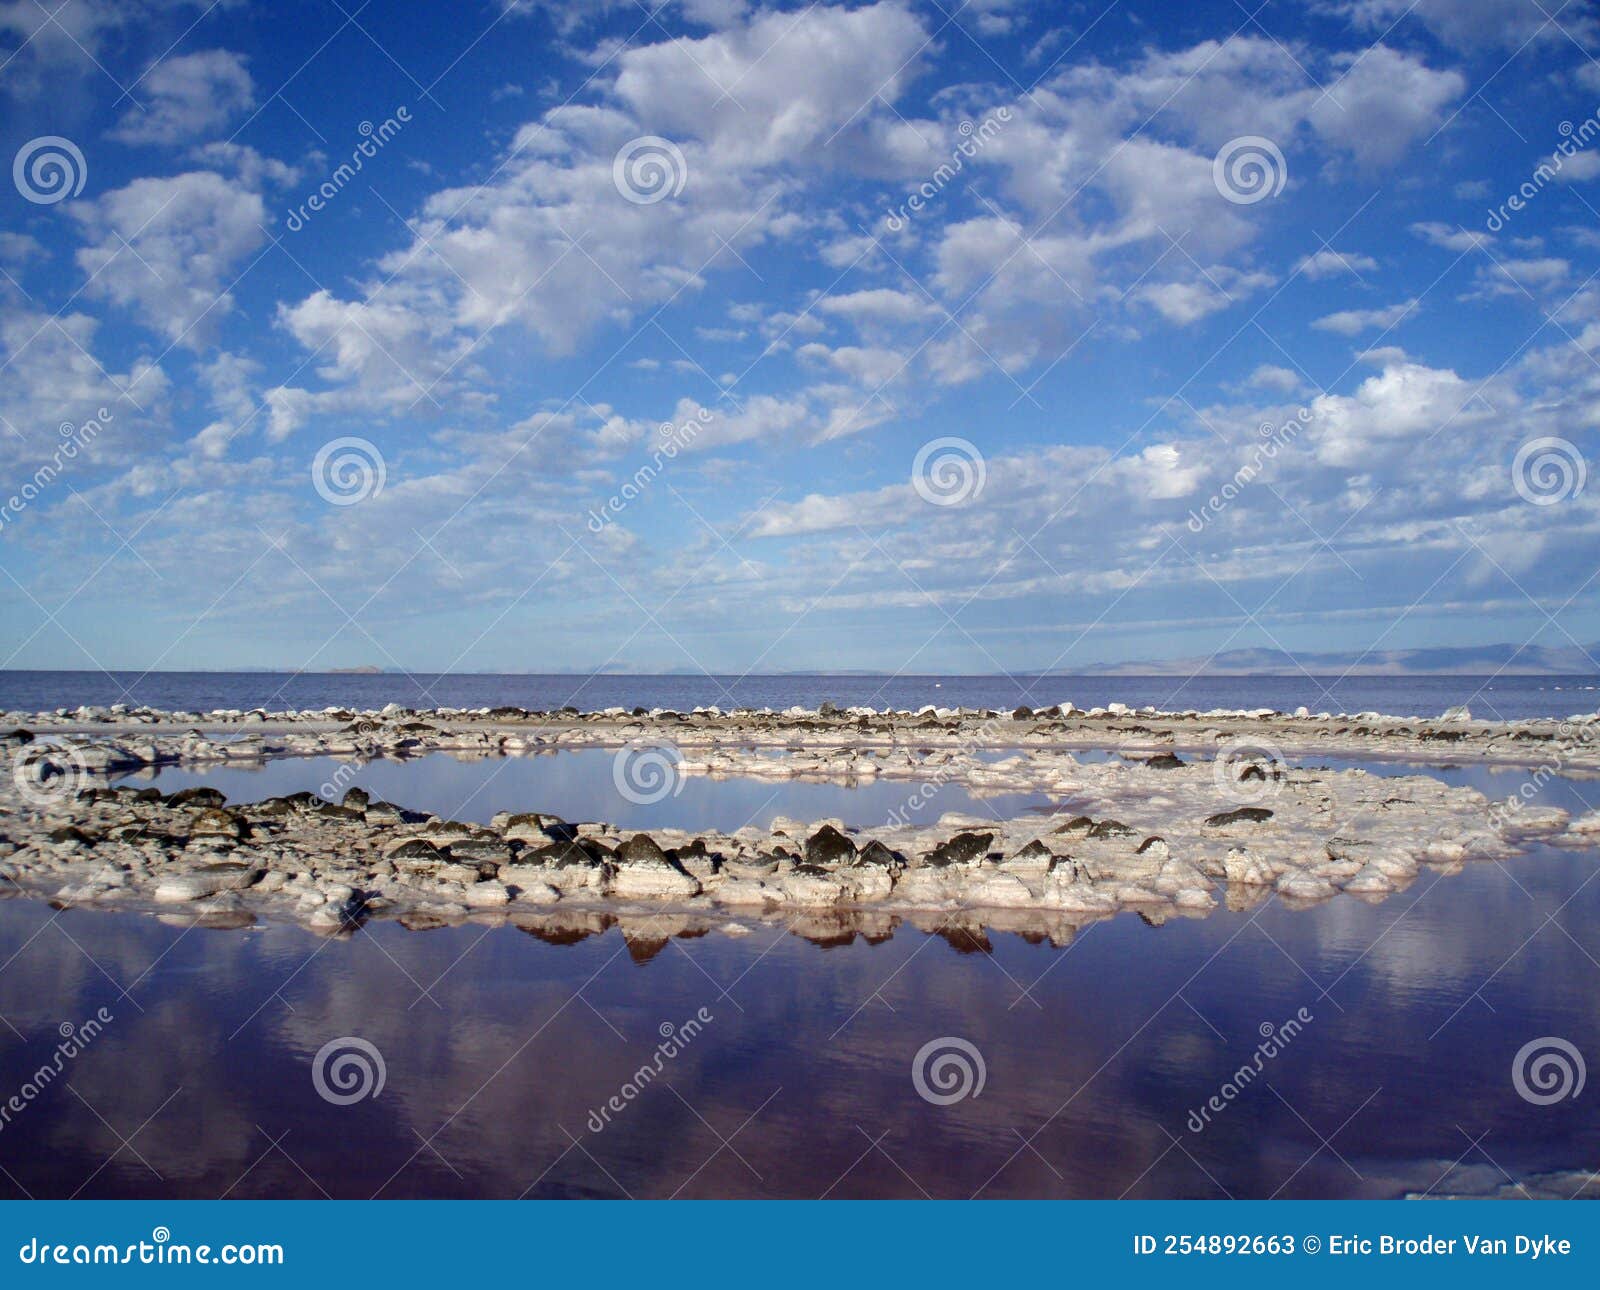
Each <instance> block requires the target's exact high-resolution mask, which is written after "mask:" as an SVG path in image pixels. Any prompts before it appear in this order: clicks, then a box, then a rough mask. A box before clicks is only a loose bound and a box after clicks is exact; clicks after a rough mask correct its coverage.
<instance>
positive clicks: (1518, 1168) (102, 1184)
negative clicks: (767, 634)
mask: <svg viewBox="0 0 1600 1290" xmlns="http://www.w3.org/2000/svg"><path fill="white" fill-rule="evenodd" d="M1595 875H1596V861H1595V859H1594V857H1593V856H1589V855H1583V856H1576V855H1562V854H1557V853H1546V854H1543V855H1540V856H1536V857H1529V858H1525V859H1522V860H1518V861H1514V862H1512V863H1510V864H1508V865H1507V866H1506V867H1505V868H1504V869H1502V868H1501V867H1499V866H1496V865H1479V866H1473V867H1469V868H1468V869H1467V870H1466V871H1465V872H1464V873H1462V874H1459V875H1454V876H1440V875H1435V874H1431V873H1430V874H1426V875H1424V877H1423V878H1422V879H1421V880H1420V881H1419V882H1418V883H1417V885H1416V886H1414V887H1413V888H1412V889H1411V890H1409V891H1407V892H1405V893H1402V894H1400V895H1398V896H1395V897H1393V898H1391V899H1389V900H1387V901H1385V902H1383V903H1382V904H1378V905H1369V904H1364V903H1362V902H1360V901H1358V900H1355V899H1353V898H1349V897H1342V898H1339V899H1336V900H1334V901H1331V902H1329V903H1327V904H1324V905H1320V906H1318V907H1316V908H1314V909H1310V910H1292V909H1289V908H1287V907H1285V906H1284V905H1283V904H1282V903H1280V902H1278V901H1275V900H1273V901H1268V902H1267V903H1266V904H1264V905H1262V906H1261V907H1260V908H1258V909H1255V910H1253V911H1250V912H1243V913H1233V912H1219V913H1217V914H1214V915H1212V916H1211V917H1209V918H1206V919H1203V920H1194V921H1190V920H1175V921H1172V922H1169V923H1167V924H1166V925H1164V926H1161V927H1152V926H1147V925H1146V924H1145V923H1144V922H1142V921H1141V920H1140V919H1139V918H1137V917H1133V916H1122V917H1119V918H1117V919H1115V920H1112V921H1110V922H1107V923H1101V924H1098V925H1095V926H1093V927H1091V928H1090V929H1088V930H1087V931H1085V932H1083V933H1082V934H1081V935H1080V936H1079V938H1078V939H1077V940H1076V941H1075V942H1074V943H1073V944H1072V945H1071V946H1070V947H1069V948H1065V949H1061V948H1055V947H1053V946H1051V945H1049V944H1048V943H1039V944H1033V943H1029V941H1028V940H1026V939H1024V938H1023V937H1020V936H1016V935H1011V934H1005V933H998V934H992V935H990V936H989V937H987V939H980V937H979V936H978V935H976V934H974V933H972V932H967V931H956V930H951V931H948V932H947V933H946V934H945V935H943V936H941V935H934V934H929V933H926V932H922V931H916V930H913V929H911V928H910V927H908V926H901V927H900V928H898V929H897V930H895V931H894V932H893V935H892V936H890V937H888V938H887V939H884V938H883V937H881V936H878V937H873V938H871V939H868V938H865V937H862V936H849V935H845V936H832V937H831V938H830V937H826V936H824V935H821V931H825V928H824V929H820V930H819V927H818V925H817V924H815V923H812V922H806V921H802V922H798V923H794V924H792V925H791V924H790V923H778V924H759V925H753V930H752V931H751V932H750V934H749V935H745V936H740V937H731V936H728V935H726V934H725V933H722V932H717V931H713V932H710V933H709V934H705V935H698V936H692V937H689V938H683V937H672V936H671V933H672V932H673V931H674V926H673V924H671V923H670V921H669V922H661V923H658V924H655V925H653V926H652V925H647V924H644V923H639V924H635V925H633V926H632V927H631V928H629V929H628V930H627V931H626V932H625V931H624V930H623V929H620V928H616V927H612V928H609V929H607V930H602V931H598V932H597V933H596V934H594V935H591V936H587V937H585V938H581V939H577V938H573V937H568V938H565V939H567V940H569V941H570V942H571V943H564V944H552V943H550V942H549V941H548V940H542V939H540V938H539V937H537V936H534V935H530V934H527V933H525V932H523V931H521V930H518V929H517V928H514V927H501V928H493V929H492V928H487V927H480V926H474V925H470V924H469V925H465V926H460V927H454V928H444V929H438V930H433V931H427V932H408V931H405V930H404V929H403V928H401V927H400V926H398V925H396V924H393V923H372V924H368V925H367V926H366V927H364V928H362V929H361V930H360V931H359V932H357V933H356V934H355V935H354V936H353V937H351V938H350V939H347V940H322V939H318V938H317V937H315V936H313V935H311V934H310V933H308V932H305V931H301V930H298V929H295V928H290V927H262V928H257V929H253V930H248V931H216V930H203V929H196V930H185V929H184V928H183V927H180V926H169V925H167V924H165V923H163V922H160V921H158V920H156V919H154V918H149V917H138V916H131V915H112V914H102V913H95V912H89V911H66V912H58V911H54V910H52V909H50V908H49V907H48V906H46V905H44V904H41V903H37V902H33V901H22V900H13V901H9V902H5V903H0V964H3V965H4V966H3V970H0V1014H3V1015H4V1017H5V1019H6V1025H7V1030H6V1036H7V1038H6V1042H5V1043H4V1044H3V1045H0V1093H4V1094H6V1095H10V1094H12V1093H13V1092H15V1091H18V1090H21V1089H23V1088H24V1086H25V1085H27V1084H28V1082H29V1081H30V1080H32V1079H33V1078H34V1072H35V1071H36V1070H37V1069H38V1068H39V1067H40V1066H41V1065H44V1064H46V1063H48V1062H50V1061H51V1060H52V1054H53V1053H54V1052H55V1051H56V1045H57V1044H58V1042H59V1034H60V1027H61V1025H62V1024H63V1023H74V1024H78V1025H80V1026H81V1024H82V1022H83V1021H84V1020H85V1019H86V1018H89V1017H91V1016H93V1015H94V1014H95V1013H96V1010H97V1009H100V1008H105V1009H106V1010H107V1013H108V1014H109V1015H110V1016H111V1018H112V1019H111V1021H110V1022H109V1023H107V1024H106V1025H105V1028H104V1031H103V1033H101V1034H100V1035H99V1036H97V1037H95V1038H94V1040H93V1042H92V1043H90V1044H89V1045H88V1046H87V1047H86V1048H85V1049H84V1050H83V1051H82V1052H81V1053H80V1054H79V1055H78V1056H77V1057H75V1058H71V1059H69V1060H67V1061H66V1063H65V1065H64V1070H63V1072H62V1074H61V1075H60V1077H59V1078H58V1079H56V1080H54V1081H52V1082H50V1083H49V1084H48V1085H47V1086H46V1087H44V1088H42V1089H40V1090H37V1095H36V1096H34V1097H33V1098H32V1099H31V1100H27V1101H24V1102H23V1103H22V1110H21V1111H20V1113H17V1114H14V1115H12V1116H10V1117H9V1118H8V1119H7V1121H6V1122H5V1124H4V1126H3V1127H0V1169H3V1172H0V1195H3V1196H8V1197H22V1196H25V1195H33V1196H69V1195H74V1194H78V1195H84V1196H108V1197H109V1196H202V1197H204V1196H219V1195H224V1194H226V1195H229V1196H306V1197H314V1196H319V1195H322V1194H324V1193H326V1194H330V1195H334V1196H352V1197H365V1196H372V1195H381V1196H521V1195H528V1196H533V1197H559V1196H623V1195H631V1196H652V1197H659V1196H669V1195H684V1196H817V1195H822V1194H827V1195H830V1196H918V1195H921V1194H923V1193H924V1192H926V1193H928V1194H930V1195H934V1196H941V1197H947V1196H948V1197H954V1196H970V1195H973V1194H981V1195H984V1196H1058V1197H1082V1196H1096V1197H1117V1196H1121V1195H1124V1194H1127V1195H1130V1196H1196V1197H1208V1196H1209V1197H1215V1196H1221V1195H1223V1194H1224V1193H1227V1194H1231V1195H1235V1196H1273V1195H1281V1196H1389V1195H1395V1194H1398V1193H1400V1192H1403V1191H1406V1190H1408V1189H1409V1190H1417V1191H1423V1190H1427V1189H1429V1188H1430V1187H1435V1186H1438V1187H1441V1188H1442V1189H1445V1190H1448V1189H1451V1188H1460V1187H1464V1186H1467V1185H1470V1184H1473V1183H1477V1184H1480V1185H1481V1184H1482V1183H1483V1182H1484V1181H1485V1180H1488V1181H1492V1182H1499V1181H1502V1180H1503V1178H1504V1175H1503V1174H1502V1173H1501V1171H1502V1170H1505V1171H1508V1172H1509V1173H1512V1174H1516V1175H1519V1176H1521V1175H1523V1174H1533V1173H1539V1172H1543V1171H1546V1170H1552V1169H1563V1168H1570V1167H1577V1166H1584V1167H1589V1168H1592V1167H1594V1166H1596V1165H1600V1103H1597V1101H1596V1099H1595V1098H1594V1096H1593V1089H1592V1088H1591V1089H1589V1090H1587V1092H1586V1093H1585V1094H1584V1095H1582V1096H1579V1097H1577V1098H1575V1099H1567V1100H1562V1101H1559V1102H1556V1103H1553V1104H1551V1105H1547V1106H1539V1105H1534V1104H1531V1103H1529V1102H1528V1101H1525V1100H1524V1099H1523V1098H1522V1097H1521V1096H1519V1094H1518V1093H1517V1091H1516V1088H1515V1085H1514V1082H1513V1078H1512V1066H1513V1060H1514V1058H1515V1057H1516V1055H1517V1053H1518V1051H1519V1049H1521V1048H1522V1046H1523V1045H1524V1044H1526V1043H1528V1042H1529V1041H1530V1040H1534V1039H1538V1038H1540V1037H1547V1036H1554V1037H1559V1038H1561V1039H1563V1040H1564V1041H1566V1042H1569V1043H1571V1044H1573V1045H1575V1047H1576V1048H1577V1050H1579V1051H1580V1052H1581V1053H1585V1054H1587V1055H1588V1058H1589V1059H1590V1060H1591V1061H1592V1060H1593V1059H1594V1058H1595V1055H1596V1054H1597V1053H1600V1014H1597V1013H1596V1010H1595V1007H1594V1000H1595V998H1596V997H1597V993H1600V966H1597V960H1600V931H1597V930H1596V929H1597V928H1600V882H1596V881H1595V880H1594V879H1595ZM652 932H655V933H657V935H654V936H652V935H651V933H652ZM806 934H810V935H812V936H815V937H818V939H823V940H831V942H832V943H831V944H829V945H827V947H824V945H822V944H818V943H815V942H814V941H811V940H807V939H804V938H803V937H804V935H806ZM558 939H561V938H558ZM701 1009H704V1010H705V1013H704V1014H701V1012H700V1010H701ZM1301 1009H1305V1010H1306V1012H1307V1013H1308V1014H1309V1016H1310V1017H1311V1020H1310V1021H1308V1022H1306V1023H1305V1024H1304V1026H1303V1029H1301V1030H1300V1032H1299V1033H1298V1034H1296V1035H1294V1036H1293V1038H1292V1040H1291V1041H1289V1042H1286V1043H1284V1044H1283V1046H1282V1047H1281V1049H1280V1051H1279V1052H1278V1053H1277V1055H1276V1056H1275V1057H1272V1058H1270V1059H1267V1060H1265V1061H1264V1063H1263V1070H1262V1072H1261V1074H1260V1076H1259V1078H1258V1079H1256V1080H1255V1081H1254V1082H1252V1083H1250V1084H1249V1085H1248V1086H1246V1087H1243V1088H1241V1089H1240V1090H1239V1092H1238V1094H1237V1096H1236V1097H1234V1098H1233V1099H1232V1100H1231V1101H1228V1102H1226V1103H1225V1110H1223V1111H1222V1112H1221V1113H1219V1114H1216V1115H1214V1116H1213V1117H1212V1119H1211V1122H1210V1123H1209V1124H1205V1125H1203V1126H1202V1129H1201V1131H1200V1132H1194V1131H1193V1130H1192V1129H1191V1128H1190V1115H1191V1112H1193V1111H1194V1110H1195V1109H1196V1108H1198V1107H1200V1106H1203V1105H1204V1104H1205V1102H1206V1100H1207V1099H1208V1098H1210V1097H1211V1096H1213V1095H1214V1094H1217V1093H1218V1090H1219V1089H1220V1088H1221V1087H1222V1086H1223V1085H1224V1083H1225V1082H1227V1081H1229V1080H1230V1078H1231V1077H1232V1076H1233V1075H1234V1072H1236V1071H1237V1069H1238V1068H1239V1067H1240V1066H1242V1065H1244V1064H1246V1063H1248V1062H1251V1061H1253V1059H1254V1055H1255V1054H1256V1053H1257V1052H1258V1046H1259V1045H1261V1043H1262V1028H1263V1026H1266V1025H1273V1026H1277V1027H1279V1028H1281V1027H1282V1026H1283V1024H1284V1022H1285V1021H1287V1020H1289V1019H1290V1018H1294V1017H1296V1016H1297V1015H1300V1010H1301ZM699 1015H707V1016H709V1017H710V1020H709V1021H707V1022H705V1023H704V1024H703V1028H701V1029H700V1030H699V1033H697V1034H693V1035H692V1037H691V1038H690V1040H689V1041H688V1042H686V1043H685V1044H684V1045H683V1046H682V1048H681V1050H680V1051H679V1052H678V1053H677V1055H676V1056H674V1057H670V1058H665V1059H663V1060H662V1062H661V1070H660V1072H659V1074H656V1075H654V1076H653V1077H652V1078H651V1079H649V1080H648V1081H647V1082H645V1083H643V1084H640V1083H639V1082H638V1077H637V1072H638V1071H639V1069H640V1068H641V1067H643V1066H647V1065H650V1066H653V1065H654V1064H655V1062H656V1055H657V1052H658V1045H659V1044H660V1043H661V1042H662V1039H661V1035H662V1028H663V1026H667V1025H671V1026H676V1027H679V1028H680V1029H681V1028H682V1027H683V1026H684V1023H685V1022H686V1021H687V1020H689V1019H691V1018H695V1017H697V1016H699ZM348 1037H355V1038H358V1039H361V1040H364V1041H365V1042H367V1043H370V1044H371V1045H373V1046H374V1047H375V1049H376V1051H377V1052H378V1054H380V1055H381V1058H382V1061H383V1065H384V1084H383V1088H382V1091H381V1092H379V1093H378V1094H377V1095H376V1096H375V1097H368V1098H364V1099H362V1100H360V1101H357V1102H354V1103H352V1104H350V1105H335V1104H331V1103H330V1102H328V1101H326V1100H324V1098H323V1097H321V1096H320V1095H319V1093H318V1091H317V1089H316V1086H315V1083H314V1080H313V1071H314V1069H315V1067H316V1055H317V1054H318V1052H319V1051H320V1050H322V1048H323V1047H324V1045H326V1044H328V1043H329V1041H330V1040H335V1039H340V1038H348ZM951 1038H957V1039H961V1040H963V1041H965V1042H966V1043H969V1044H971V1045H972V1046H973V1048H974V1049H975V1050H976V1052H977V1053H978V1054H979V1056H980V1057H981V1060H982V1063H983V1070H984V1083H983V1087H982V1090H981V1093H979V1094H978V1095H977V1096H968V1097H965V1098H963V1099H962V1100H960V1101H957V1102H954V1103H952V1104H950V1105H946V1106H940V1105H934V1104H931V1103H929V1102H927V1101H925V1100H924V1099H923V1098H922V1097H921V1096H919V1094H918V1092H917V1089H916V1086H915V1083H914V1081H913V1076H912V1072H913V1062H914V1059H915V1058H916V1056H917V1054H918V1052H919V1051H920V1050H921V1049H922V1048H923V1046H924V1045H926V1044H928V1043H929V1042H930V1041H933V1040H938V1039H945V1040H947V1041H948V1040H949V1039H951ZM625 1087H631V1088H633V1089H634V1090H635V1095H631V1096H630V1095H628V1094H624V1093H621V1092H619V1090H623V1089H624V1088H625ZM613 1096H617V1097H618V1098H619V1104H620V1105H621V1106H622V1108H623V1109H622V1110H621V1111H620V1112H615V1113H613V1114H612V1115H610V1116H609V1117H608V1118H599V1117H596V1116H595V1113H596V1111H597V1110H598V1109H599V1108H601V1107H603V1106H604V1104H605V1103H606V1101H607V1100H608V1099H609V1098H611V1097H613ZM592 1117H594V1118H592ZM596 1124H598V1125H599V1128H598V1130H596V1128H595V1127H594V1126H595V1125H596ZM1457 1161H1459V1162H1460V1163H1459V1165H1457V1164H1456V1163H1455V1162H1457Z"/></svg>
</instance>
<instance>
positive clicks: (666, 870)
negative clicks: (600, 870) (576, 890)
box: [607, 833, 700, 900]
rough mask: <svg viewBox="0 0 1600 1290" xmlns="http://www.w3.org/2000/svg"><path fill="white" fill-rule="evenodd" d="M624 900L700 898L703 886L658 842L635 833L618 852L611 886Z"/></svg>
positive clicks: (613, 893) (646, 835)
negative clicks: (677, 897) (696, 896)
mask: <svg viewBox="0 0 1600 1290" xmlns="http://www.w3.org/2000/svg"><path fill="white" fill-rule="evenodd" d="M607 886H608V889H609V892H610V894H611V895H613V896H615V897H617V898H618V899H621V900H650V899H660V898H662V897H669V898H670V897H673V896H694V895H697V894H699V891H700V882H699V880H698V879H697V878H695V877H694V876H692V875H691V874H689V873H688V872H687V871H685V869H684V868H683V866H682V865H680V864H678V862H677V861H675V860H673V859H671V858H670V857H669V856H668V855H667V854H666V852H664V851H663V850H662V849H661V848H660V846H659V845H657V843H656V841H655V839H654V838H652V837H650V836H649V835H648V834H645V833H635V834H634V835H633V836H632V837H631V838H629V839H628V840H627V841H626V842H624V843H623V844H622V845H621V846H620V847H618V848H617V853H616V866H615V868H613V869H612V871H611V873H610V875H609V880H608V883H607Z"/></svg>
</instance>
